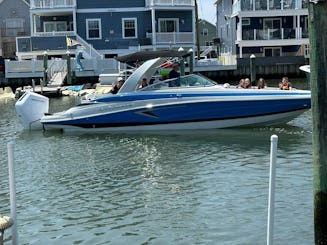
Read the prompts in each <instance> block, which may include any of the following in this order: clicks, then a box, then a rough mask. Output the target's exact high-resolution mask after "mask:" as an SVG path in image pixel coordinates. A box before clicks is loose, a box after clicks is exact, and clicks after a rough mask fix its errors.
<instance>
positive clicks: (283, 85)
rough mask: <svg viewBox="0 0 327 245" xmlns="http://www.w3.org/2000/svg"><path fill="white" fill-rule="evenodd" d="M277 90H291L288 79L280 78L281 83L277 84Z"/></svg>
mask: <svg viewBox="0 0 327 245" xmlns="http://www.w3.org/2000/svg"><path fill="white" fill-rule="evenodd" d="M279 88H280V89H281V90H291V89H292V84H291V83H290V81H289V80H288V77H283V78H282V81H281V82H280V83H279Z"/></svg>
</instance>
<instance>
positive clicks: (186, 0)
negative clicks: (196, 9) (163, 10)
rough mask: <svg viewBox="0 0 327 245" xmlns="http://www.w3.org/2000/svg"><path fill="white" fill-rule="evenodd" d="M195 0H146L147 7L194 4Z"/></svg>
mask: <svg viewBox="0 0 327 245" xmlns="http://www.w3.org/2000/svg"><path fill="white" fill-rule="evenodd" d="M194 2H195V0H146V1H145V5H146V7H153V6H194Z"/></svg>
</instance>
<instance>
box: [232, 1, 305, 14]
mask: <svg viewBox="0 0 327 245" xmlns="http://www.w3.org/2000/svg"><path fill="white" fill-rule="evenodd" d="M306 8H308V3H307V1H306V0H255V1H253V2H252V1H245V0H238V1H235V2H234V3H233V13H234V14H236V13H237V12H240V11H269V10H291V9H306Z"/></svg>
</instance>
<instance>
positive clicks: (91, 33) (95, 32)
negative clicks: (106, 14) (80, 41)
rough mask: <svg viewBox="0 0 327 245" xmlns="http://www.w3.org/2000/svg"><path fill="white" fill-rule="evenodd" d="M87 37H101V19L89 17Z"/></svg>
mask: <svg viewBox="0 0 327 245" xmlns="http://www.w3.org/2000/svg"><path fill="white" fill-rule="evenodd" d="M86 38H87V39H101V20H100V19H87V20H86Z"/></svg>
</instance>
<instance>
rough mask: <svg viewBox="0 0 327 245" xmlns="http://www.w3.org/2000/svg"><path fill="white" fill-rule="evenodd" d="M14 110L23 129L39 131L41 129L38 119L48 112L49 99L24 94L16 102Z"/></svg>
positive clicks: (33, 94) (30, 93)
mask: <svg viewBox="0 0 327 245" xmlns="http://www.w3.org/2000/svg"><path fill="white" fill-rule="evenodd" d="M15 108H16V112H17V114H18V117H19V119H20V121H21V123H22V125H23V127H24V129H29V130H39V129H42V123H41V122H40V119H41V118H42V117H43V116H44V114H45V113H48V111H49V98H47V97H45V96H43V95H40V94H37V93H34V92H26V93H25V94H23V95H22V97H20V98H19V100H18V101H17V102H16V104H15Z"/></svg>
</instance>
